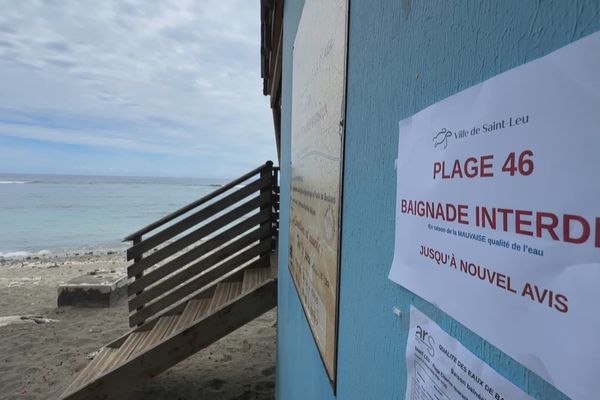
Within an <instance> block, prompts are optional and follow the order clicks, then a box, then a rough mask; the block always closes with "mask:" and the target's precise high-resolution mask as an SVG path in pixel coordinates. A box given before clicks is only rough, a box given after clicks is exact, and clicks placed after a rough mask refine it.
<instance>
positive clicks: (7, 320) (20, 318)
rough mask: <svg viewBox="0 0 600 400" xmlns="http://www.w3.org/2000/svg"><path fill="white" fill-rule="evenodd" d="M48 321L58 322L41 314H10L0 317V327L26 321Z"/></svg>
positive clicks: (44, 322) (38, 322)
mask: <svg viewBox="0 0 600 400" xmlns="http://www.w3.org/2000/svg"><path fill="white" fill-rule="evenodd" d="M50 322H58V320H56V319H51V318H48V317H45V316H43V315H10V316H8V317H0V327H3V326H8V325H15V324H27V323H34V324H36V325H43V324H47V323H50Z"/></svg>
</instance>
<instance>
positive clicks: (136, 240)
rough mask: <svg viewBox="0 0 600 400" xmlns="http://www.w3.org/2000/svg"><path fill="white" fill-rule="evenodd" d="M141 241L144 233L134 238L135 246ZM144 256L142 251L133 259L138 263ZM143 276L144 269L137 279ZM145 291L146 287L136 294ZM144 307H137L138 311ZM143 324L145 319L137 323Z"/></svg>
mask: <svg viewBox="0 0 600 400" xmlns="http://www.w3.org/2000/svg"><path fill="white" fill-rule="evenodd" d="M141 241H142V235H139V236H135V237H134V238H133V245H134V246H135V245H136V244H139V243H140V242H141ZM143 257H144V254H143V253H142V254H140V255H138V256H137V257H135V258H134V259H133V262H134V263H136V262H140V261H142V258H143ZM142 276H144V271H142V272H140V273H139V274H137V275H136V276H135V280H138V279H140V278H141V277H142ZM143 291H144V289H142V290H140V291H139V292H137V293H136V294H135V295H136V296H138V295H139V294H141V293H142V292H143ZM142 308H144V306H141V307H140V308H138V309H136V312H139V311H140V310H141V309H142ZM141 324H143V321H142V322H141V323H139V324H137V325H138V326H139V325H141ZM129 326H131V324H130V325H129Z"/></svg>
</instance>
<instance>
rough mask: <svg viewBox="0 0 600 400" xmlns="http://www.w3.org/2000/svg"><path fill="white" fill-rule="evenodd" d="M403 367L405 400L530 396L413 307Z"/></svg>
mask: <svg viewBox="0 0 600 400" xmlns="http://www.w3.org/2000/svg"><path fill="white" fill-rule="evenodd" d="M406 370H407V374H408V376H407V380H406V397H405V399H406V400H433V399H437V400H530V399H531V397H529V396H528V395H527V394H526V393H525V392H523V391H522V390H521V389H520V388H518V387H517V386H515V385H514V384H513V383H511V382H510V381H509V380H507V379H506V378H504V377H503V376H502V375H500V374H499V373H498V372H496V371H495V370H494V369H492V368H491V367H490V366H489V365H487V364H486V363H484V362H483V361H482V360H481V359H479V358H477V356H475V354H473V353H471V352H470V351H469V350H467V349H466V348H465V347H464V346H463V345H462V344H461V343H460V342H459V341H458V340H456V339H454V338H453V337H452V336H450V335H448V334H447V333H446V332H445V331H444V330H442V328H440V327H439V326H438V325H437V324H436V323H435V322H433V321H432V320H431V319H429V318H428V317H427V316H426V315H425V314H423V313H422V312H420V311H419V310H418V309H416V308H415V307H413V306H411V307H410V330H409V332H408V344H407V346H406Z"/></svg>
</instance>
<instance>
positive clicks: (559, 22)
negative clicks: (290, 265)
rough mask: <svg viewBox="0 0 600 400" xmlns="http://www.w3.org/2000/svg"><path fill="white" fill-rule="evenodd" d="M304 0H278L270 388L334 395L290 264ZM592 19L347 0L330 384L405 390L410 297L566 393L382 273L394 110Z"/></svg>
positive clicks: (376, 392) (399, 113) (551, 393)
mask: <svg viewBox="0 0 600 400" xmlns="http://www.w3.org/2000/svg"><path fill="white" fill-rule="evenodd" d="M302 7H303V0H286V1H285V11H284V55H283V86H282V104H283V115H282V163H281V164H282V165H281V167H282V169H281V172H282V173H281V184H282V196H281V203H282V204H281V227H280V232H281V234H280V242H279V243H280V253H279V257H280V259H279V265H280V271H279V308H278V314H279V324H278V335H279V336H278V338H279V340H278V365H277V367H278V368H277V396H278V399H280V400H292V399H302V400H304V399H334V398H336V396H334V394H333V391H332V388H331V386H330V384H329V382H328V379H327V375H326V372H325V370H324V368H323V366H322V363H321V360H320V358H319V354H318V352H317V350H316V348H315V344H314V341H313V339H312V336H311V333H310V330H309V328H308V325H307V322H306V318H305V317H304V314H303V312H302V308H301V306H300V302H299V300H298V297H297V294H296V290H295V288H294V286H293V283H292V281H291V277H290V274H289V272H288V269H287V255H288V253H287V248H288V237H287V231H288V226H289V224H288V222H289V201H290V196H289V187H290V168H289V160H290V127H291V98H292V97H291V87H292V85H291V82H292V80H291V78H292V45H293V42H294V37H295V34H296V29H297V26H298V21H299V18H300V14H301V12H302ZM597 30H600V1H599V0H589V1H563V0H553V1H552V0H538V1H534V0H512V1H510V0H504V1H487V0H478V1H477V0H469V1H467V0H465V1H458V0H456V1H448V0H437V1H434V0H427V1H423V0H421V1H411V0H380V1H367V0H352V1H351V6H350V32H349V63H348V81H347V84H348V98H347V102H348V105H347V125H346V145H345V166H344V176H345V182H344V204H343V230H342V271H341V287H340V301H341V303H340V326H339V349H338V350H339V352H338V392H337V398H338V399H343V400H350V399H355V400H370V399H375V400H379V399H385V400H387V399H403V398H404V392H405V388H406V369H405V354H404V350H405V348H406V341H407V335H406V333H407V328H408V318H407V317H403V318H399V317H397V316H395V315H394V314H393V313H392V309H393V307H398V308H400V309H401V310H402V312H403V314H404V315H408V310H409V306H410V304H414V305H416V306H417V307H418V308H420V309H421V310H422V311H424V312H425V313H426V314H428V315H429V317H431V318H432V319H434V320H435V321H436V322H437V323H438V324H439V325H441V326H442V328H443V329H445V330H446V331H447V332H449V333H450V334H451V335H452V336H454V337H455V338H457V339H458V340H460V341H461V342H462V343H463V344H464V345H465V346H466V347H467V348H468V349H469V350H471V351H472V352H473V353H475V354H476V355H477V356H479V357H480V358H482V359H483V360H485V361H486V362H487V363H488V364H490V365H491V366H492V367H493V368H495V369H496V370H497V371H499V372H500V373H501V374H502V375H504V376H505V377H507V378H508V379H509V380H510V381H512V382H514V383H515V384H516V385H517V386H519V387H521V388H522V389H523V390H525V391H526V392H527V393H529V394H530V395H531V396H532V397H534V398H536V399H550V400H553V399H557V400H562V399H566V397H565V396H563V395H562V394H560V393H559V392H557V391H556V390H554V389H553V388H552V387H551V386H550V385H548V384H547V383H545V382H544V381H543V380H541V379H540V378H539V377H537V376H536V375H534V374H532V373H530V372H529V371H528V370H526V369H525V368H523V367H521V366H520V365H518V364H517V363H516V362H514V361H513V360H512V359H511V358H509V357H507V356H506V355H504V354H503V353H502V352H500V351H498V350H497V349H496V348H494V347H493V346H491V345H490V344H488V343H487V342H486V341H485V340H483V339H481V338H480V337H478V336H477V335H476V334H474V333H473V332H471V331H469V330H468V329H466V328H465V327H463V326H462V325H460V324H459V323H457V322H456V321H454V320H453V319H452V318H450V317H449V316H448V315H446V314H444V313H442V312H441V311H439V310H438V309H437V308H435V307H434V306H432V305H431V304H429V303H427V302H425V301H424V300H422V299H420V298H418V297H416V296H415V295H413V294H412V293H410V292H408V291H406V290H404V289H403V288H401V287H400V286H398V285H396V284H394V283H392V282H391V281H389V280H388V279H387V275H388V272H389V269H390V265H391V262H392V258H393V248H394V212H395V189H396V181H395V171H394V160H395V158H396V153H397V145H398V121H399V120H401V119H403V118H406V117H408V116H410V115H412V114H414V113H416V112H417V111H419V110H421V109H423V108H425V107H427V106H429V105H431V104H433V103H435V102H437V101H439V100H441V99H444V98H445V97H448V96H450V95H452V94H455V93H457V92H458V91H460V90H463V89H465V88H468V87H470V86H472V85H474V84H476V83H479V82H481V81H483V80H485V79H487V78H490V77H492V76H494V75H496V74H498V73H501V72H503V71H506V70H507V69H510V68H512V67H515V66H518V65H520V64H523V63H525V62H527V61H530V60H533V59H535V58H538V57H540V56H543V55H545V54H547V53H549V52H551V51H553V50H555V49H557V48H559V47H562V46H564V45H566V44H568V43H570V42H572V41H574V40H576V39H578V38H581V37H583V36H586V35H587V34H590V33H592V32H595V31H597Z"/></svg>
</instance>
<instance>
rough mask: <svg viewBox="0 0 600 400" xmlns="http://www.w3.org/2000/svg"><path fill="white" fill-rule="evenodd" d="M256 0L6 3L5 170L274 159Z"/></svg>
mask: <svg viewBox="0 0 600 400" xmlns="http://www.w3.org/2000/svg"><path fill="white" fill-rule="evenodd" d="M259 4H260V2H259V1H258V0H250V1H249V0H218V1H213V0H172V1H168V0H156V1H150V0H139V1H137V0H136V1H125V0H103V1H95V0H94V1H92V0H87V1H85V0H84V1H42V0H31V1H19V2H15V1H11V0H0V7H1V9H2V13H0V88H1V90H0V172H8V173H18V172H24V173H54V174H57V173H58V174H100V175H150V176H198V177H218V178H228V177H234V176H236V175H239V174H241V173H243V172H244V171H245V170H248V169H250V168H252V167H254V166H256V165H258V164H260V163H262V162H264V161H265V160H267V159H273V158H274V157H275V154H276V153H275V144H274V139H273V128H272V122H271V114H270V109H269V105H268V100H267V98H265V97H263V96H262V82H261V80H260V58H259V57H260V14H259V11H260V8H259Z"/></svg>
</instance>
